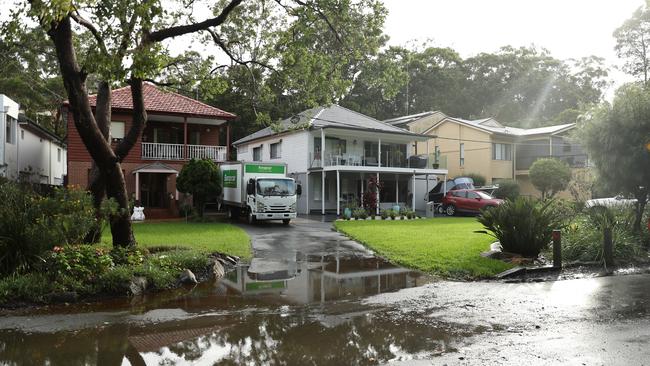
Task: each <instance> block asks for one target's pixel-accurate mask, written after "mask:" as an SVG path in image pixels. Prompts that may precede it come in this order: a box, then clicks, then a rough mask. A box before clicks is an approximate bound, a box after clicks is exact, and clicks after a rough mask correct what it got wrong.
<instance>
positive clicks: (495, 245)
mask: <svg viewBox="0 0 650 366" xmlns="http://www.w3.org/2000/svg"><path fill="white" fill-rule="evenodd" d="M490 250H495V251H499V252H502V251H503V246H502V245H501V243H500V242H498V241H495V242H494V243H492V244H490Z"/></svg>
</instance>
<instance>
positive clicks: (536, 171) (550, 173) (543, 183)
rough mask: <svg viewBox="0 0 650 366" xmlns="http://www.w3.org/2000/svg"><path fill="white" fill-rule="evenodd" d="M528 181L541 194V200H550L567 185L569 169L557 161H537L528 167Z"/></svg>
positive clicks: (569, 175) (565, 164) (569, 174)
mask: <svg viewBox="0 0 650 366" xmlns="http://www.w3.org/2000/svg"><path fill="white" fill-rule="evenodd" d="M530 181H531V183H532V184H533V186H535V188H537V190H539V191H540V192H541V193H542V199H547V198H552V197H553V196H555V194H556V193H558V192H560V191H563V190H565V189H566V188H567V186H568V185H569V182H570V181H571V168H570V167H569V165H568V164H567V163H565V162H563V161H561V160H558V159H554V158H545V159H539V160H536V161H535V162H534V163H533V165H531V167H530Z"/></svg>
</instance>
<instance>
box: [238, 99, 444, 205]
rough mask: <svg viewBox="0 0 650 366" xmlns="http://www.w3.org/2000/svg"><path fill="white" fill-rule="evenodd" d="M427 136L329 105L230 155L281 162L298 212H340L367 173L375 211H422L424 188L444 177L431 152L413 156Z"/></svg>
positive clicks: (355, 199)
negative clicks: (376, 185) (373, 182)
mask: <svg viewBox="0 0 650 366" xmlns="http://www.w3.org/2000/svg"><path fill="white" fill-rule="evenodd" d="M429 138H430V136H425V135H420V134H417V133H413V132H410V131H407V130H404V129H402V128H398V127H395V126H391V125H390V124H387V123H384V122H381V121H378V120H376V119H374V118H372V117H368V116H366V115H363V114H361V113H357V112H354V111H352V110H349V109H347V108H344V107H341V106H338V105H330V106H327V107H317V108H313V109H309V110H306V111H304V112H301V113H299V114H297V115H295V116H293V117H291V118H288V119H285V120H283V121H281V122H279V124H278V126H273V127H267V128H265V129H262V130H260V131H257V132H255V133H253V134H251V135H249V136H246V137H244V138H242V139H239V140H238V141H235V142H234V143H233V145H234V146H235V147H236V148H237V160H241V161H260V162H271V163H273V162H283V163H286V164H287V171H288V172H289V174H290V176H292V177H293V178H294V179H296V181H298V182H299V183H301V184H302V185H303V194H302V196H301V197H300V199H299V201H298V212H300V213H312V212H319V213H322V214H325V213H326V212H336V214H337V215H340V214H341V213H342V210H343V209H344V208H345V207H346V206H360V205H361V204H362V197H363V195H364V191H365V190H367V186H368V180H369V179H370V177H375V178H376V179H377V180H378V181H380V182H381V183H382V184H383V189H382V190H381V191H380V193H379V197H378V198H379V199H378V202H379V207H378V208H388V207H393V206H395V205H399V206H401V207H411V208H415V209H417V210H424V208H425V207H426V206H425V204H426V196H427V192H428V191H429V189H430V188H433V186H434V185H435V183H436V180H437V179H439V178H443V177H446V175H447V170H445V169H439V168H438V167H437V166H436V165H434V159H433V158H432V154H431V153H433V152H431V153H421V154H419V155H416V154H415V153H414V152H415V150H414V143H415V142H417V141H426V140H427V139H429ZM445 179H446V178H445Z"/></svg>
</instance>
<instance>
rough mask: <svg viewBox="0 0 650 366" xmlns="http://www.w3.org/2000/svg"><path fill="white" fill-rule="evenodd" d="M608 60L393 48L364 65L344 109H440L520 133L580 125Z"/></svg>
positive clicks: (526, 51) (399, 112)
mask: <svg viewBox="0 0 650 366" xmlns="http://www.w3.org/2000/svg"><path fill="white" fill-rule="evenodd" d="M607 74H608V70H607V68H606V67H605V63H604V60H603V59H602V58H598V57H593V56H592V57H585V58H582V59H579V60H564V61H563V60H559V59H556V58H554V57H552V56H551V55H550V54H549V52H548V51H547V50H544V49H542V50H539V49H535V48H534V47H521V48H515V47H511V46H506V47H502V48H501V49H500V50H498V51H497V52H494V53H481V54H478V55H476V56H473V57H470V58H466V59H463V58H462V57H460V55H459V54H458V53H457V52H456V51H455V50H453V49H450V48H439V47H432V46H430V45H427V44H423V45H422V46H416V47H410V48H404V47H390V48H388V49H386V50H384V51H383V52H382V53H380V54H379V55H378V56H377V57H375V58H373V59H371V60H370V61H369V62H366V63H365V64H364V66H363V68H362V69H361V72H360V73H359V75H358V77H357V78H356V79H355V84H354V87H353V88H352V90H351V92H350V93H349V94H348V95H347V96H346V97H345V98H344V100H343V102H342V104H343V105H345V106H347V107H349V108H351V109H353V110H357V111H360V112H362V113H365V114H368V115H370V116H373V117H375V118H378V119H380V120H382V119H387V118H393V117H399V116H403V115H407V114H412V113H419V112H424V111H432V110H440V111H443V112H445V113H446V114H448V115H451V116H457V117H462V118H482V117H487V116H491V117H494V118H496V119H497V120H499V121H501V122H506V124H508V125H512V126H515V127H536V126H540V125H549V124H558V123H567V122H575V117H576V116H577V115H578V114H579V113H581V112H584V110H585V106H589V105H592V104H595V103H598V102H600V101H601V99H602V97H603V92H604V90H605V88H606V87H607V86H608V81H607Z"/></svg>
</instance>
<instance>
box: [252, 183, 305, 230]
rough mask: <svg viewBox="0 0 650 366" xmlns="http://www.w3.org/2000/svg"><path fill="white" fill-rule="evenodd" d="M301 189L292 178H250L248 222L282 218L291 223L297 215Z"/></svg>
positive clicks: (284, 221)
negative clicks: (298, 196)
mask: <svg viewBox="0 0 650 366" xmlns="http://www.w3.org/2000/svg"><path fill="white" fill-rule="evenodd" d="M301 190H302V189H301V187H300V185H298V184H296V182H295V181H294V180H293V179H292V178H275V177H257V178H250V179H249V181H248V184H247V187H246V203H247V207H248V222H249V223H254V222H255V221H257V220H282V222H283V223H284V224H289V222H290V221H291V219H294V218H296V216H297V214H296V202H297V197H296V196H297V195H300V194H301V193H302V192H301Z"/></svg>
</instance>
